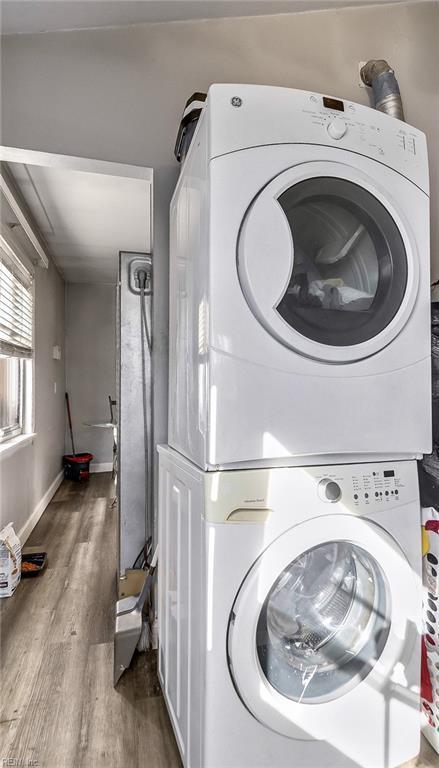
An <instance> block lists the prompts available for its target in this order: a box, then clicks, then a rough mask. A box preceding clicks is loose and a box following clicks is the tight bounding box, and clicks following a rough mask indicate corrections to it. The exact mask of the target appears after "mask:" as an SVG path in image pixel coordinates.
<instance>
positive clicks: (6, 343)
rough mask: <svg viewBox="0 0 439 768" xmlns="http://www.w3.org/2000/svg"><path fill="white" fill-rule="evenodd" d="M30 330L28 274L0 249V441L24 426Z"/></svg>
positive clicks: (30, 297) (30, 284)
mask: <svg viewBox="0 0 439 768" xmlns="http://www.w3.org/2000/svg"><path fill="white" fill-rule="evenodd" d="M32 330H33V292H32V277H31V275H30V274H29V273H28V272H27V270H26V269H25V268H24V266H22V265H21V262H19V261H18V260H15V259H13V258H12V256H11V257H10V256H8V255H7V254H6V253H5V252H4V251H3V250H1V249H0V442H1V441H3V440H7V439H8V438H10V437H15V436H16V435H19V434H20V433H21V432H23V429H24V417H25V410H26V407H27V405H28V404H27V403H26V389H27V387H26V371H27V369H28V362H27V361H29V359H30V358H32V337H33V333H32Z"/></svg>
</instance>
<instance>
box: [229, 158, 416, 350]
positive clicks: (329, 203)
mask: <svg viewBox="0 0 439 768" xmlns="http://www.w3.org/2000/svg"><path fill="white" fill-rule="evenodd" d="M238 273H239V279H240V283H241V287H242V290H243V292H244V295H245V298H246V301H247V303H248V305H249V307H250V309H251V310H252V312H253V313H254V315H255V316H256V317H257V319H258V320H259V322H260V323H261V324H262V325H263V326H264V327H265V328H266V330H268V331H269V332H270V333H271V334H272V335H274V336H275V337H276V338H277V339H279V340H280V341H281V342H282V343H284V344H286V345H287V346H289V347H291V348H292V349H294V350H296V351H298V352H301V353H303V354H305V355H307V356H310V357H314V358H316V359H319V360H323V361H328V362H347V361H354V360H359V359H362V358H364V357H367V356H369V355H371V354H374V353H376V352H378V351H379V350H381V349H382V348H383V347H385V346H386V345H387V344H388V343H389V342H390V341H391V340H392V339H393V338H394V337H395V336H396V335H397V333H399V331H400V330H401V328H402V327H403V326H404V324H405V322H406V321H407V319H408V317H409V314H410V312H411V309H412V307H413V303H414V300H415V298H416V292H417V279H418V275H417V259H416V256H415V253H414V244H413V242H411V239H410V236H409V234H408V228H407V226H406V225H405V224H404V223H403V220H402V217H401V214H400V213H398V211H397V209H396V206H395V205H394V203H393V202H392V200H391V199H389V196H388V195H386V193H385V192H384V191H382V190H380V189H379V188H378V187H377V185H376V184H375V183H374V181H373V180H372V179H371V178H369V177H368V176H366V174H364V173H363V172H362V171H359V170H354V169H352V168H349V167H348V166H345V165H343V164H340V163H330V162H328V163H322V162H308V163H303V164H301V165H298V166H295V167H294V168H290V169H289V170H288V171H285V172H284V173H282V174H280V175H279V176H277V177H276V178H275V179H274V180H273V181H271V182H270V183H269V184H268V185H267V186H266V187H265V188H264V189H263V190H262V192H260V194H259V195H258V196H257V197H256V198H255V199H254V200H253V203H252V205H251V206H250V208H249V209H248V211H247V214H246V216H245V219H244V222H243V225H242V227H241V232H240V236H239V242H238Z"/></svg>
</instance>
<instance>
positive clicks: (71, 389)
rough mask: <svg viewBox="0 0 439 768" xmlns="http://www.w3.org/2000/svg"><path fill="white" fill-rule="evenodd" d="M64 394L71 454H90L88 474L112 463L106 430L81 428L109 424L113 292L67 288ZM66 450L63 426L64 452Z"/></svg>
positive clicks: (113, 367)
mask: <svg viewBox="0 0 439 768" xmlns="http://www.w3.org/2000/svg"><path fill="white" fill-rule="evenodd" d="M66 391H67V392H68V393H69V396H70V406H71V411H72V419H73V429H74V437H75V448H76V451H77V452H78V453H80V452H84V451H89V452H90V453H92V454H93V455H94V462H93V464H92V469H93V468H94V469H97V468H98V467H97V465H99V464H100V465H102V464H111V463H112V461H113V435H112V432H111V430H107V429H98V428H91V427H86V426H84V422H100V421H109V419H110V408H109V404H108V395H111V396H112V398H113V399H116V289H115V287H114V286H112V285H98V284H86V283H67V284H66ZM71 451H72V447H71V442H70V433H69V432H68V423H67V421H66V453H71ZM101 469H105V468H103V467H101ZM106 469H108V467H106Z"/></svg>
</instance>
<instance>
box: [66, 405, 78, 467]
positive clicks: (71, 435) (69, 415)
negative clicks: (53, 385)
mask: <svg viewBox="0 0 439 768" xmlns="http://www.w3.org/2000/svg"><path fill="white" fill-rule="evenodd" d="M66 405H67V416H68V417H69V429H70V439H71V441H72V453H73V455H74V456H76V453H75V443H74V442H73V427H72V414H71V413H70V400H69V393H68V392H66Z"/></svg>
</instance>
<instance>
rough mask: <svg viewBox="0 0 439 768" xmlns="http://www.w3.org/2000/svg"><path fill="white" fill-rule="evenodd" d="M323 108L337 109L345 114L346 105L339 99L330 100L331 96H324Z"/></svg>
mask: <svg viewBox="0 0 439 768" xmlns="http://www.w3.org/2000/svg"><path fill="white" fill-rule="evenodd" d="M323 106H324V107H327V108H328V109H337V110H338V111H339V112H344V104H343V102H342V101H340V100H339V99H330V98H329V96H323Z"/></svg>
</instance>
